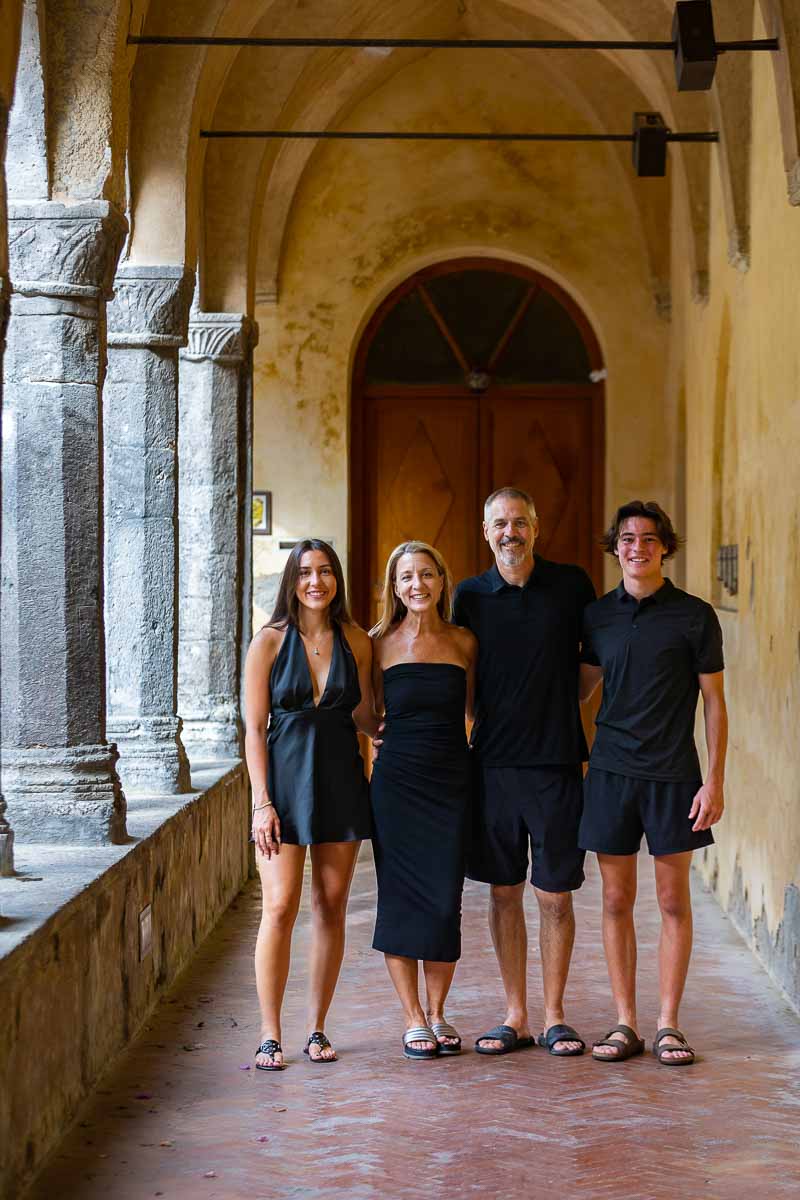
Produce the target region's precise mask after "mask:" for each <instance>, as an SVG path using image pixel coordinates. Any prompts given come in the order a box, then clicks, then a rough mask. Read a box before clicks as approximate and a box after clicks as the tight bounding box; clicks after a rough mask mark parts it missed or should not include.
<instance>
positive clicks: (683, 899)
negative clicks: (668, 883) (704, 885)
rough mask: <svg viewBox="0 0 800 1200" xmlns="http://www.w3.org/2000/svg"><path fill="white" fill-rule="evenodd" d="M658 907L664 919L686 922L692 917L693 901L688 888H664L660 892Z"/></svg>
mask: <svg viewBox="0 0 800 1200" xmlns="http://www.w3.org/2000/svg"><path fill="white" fill-rule="evenodd" d="M658 907H659V910H660V912H661V916H662V917H666V918H667V919H669V920H672V921H686V920H689V919H690V918H691V915H692V899H691V895H690V893H689V890H688V888H687V889H683V888H663V889H660V890H659V892H658Z"/></svg>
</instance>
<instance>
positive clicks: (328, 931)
mask: <svg viewBox="0 0 800 1200" xmlns="http://www.w3.org/2000/svg"><path fill="white" fill-rule="evenodd" d="M360 845H361V843H360V842H323V843H322V844H320V845H317V846H312V847H311V964H310V969H309V1001H308V1032H309V1033H314V1032H315V1031H316V1030H319V1031H320V1032H321V1033H324V1031H325V1018H326V1017H327V1015H328V1009H329V1008H330V1005H331V1000H332V999H333V993H334V991H335V989H336V982H337V980H338V978H339V971H340V970H341V966H342V957H343V955H344V936H345V934H344V925H345V916H346V914H347V898H348V896H349V895H350V884H351V882H352V879H353V871H354V869H355V865H356V859H357V858H358V850H359V847H360ZM308 1053H309V1055H310V1056H311V1058H324V1059H334V1058H336V1051H335V1050H334V1049H333V1047H332V1046H329V1047H326V1049H324V1050H321V1049H320V1048H319V1046H317V1045H315V1044H313V1043H312V1044H311V1045H310V1046H309V1047H308Z"/></svg>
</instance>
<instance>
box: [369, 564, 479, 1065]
mask: <svg viewBox="0 0 800 1200" xmlns="http://www.w3.org/2000/svg"><path fill="white" fill-rule="evenodd" d="M450 600H451V585H450V578H449V574H448V571H447V566H446V565H445V563H444V561H443V559H442V557H441V555H440V554H439V553H438V551H436V550H434V549H433V548H432V547H430V546H427V545H425V544H424V543H422V542H406V543H404V544H402V545H401V546H398V547H397V548H396V549H395V550H394V551H393V552H392V554H391V556H390V558H389V562H388V564H387V568H386V585H385V590H384V616H383V619H382V621H381V622H380V624H379V625H377V626H376V628H375V629H374V630H373V631H372V637H373V640H374V646H375V665H374V668H373V671H374V683H375V695H376V706H377V708H378V711H381V709H382V708H385V718H384V721H385V729H384V732H383V734H382V744H381V745H380V749H379V753H378V757H377V759H376V761H375V764H374V766H373V772H372V788H371V791H372V810H373V822H374V831H373V847H374V851H375V869H376V872H377V878H378V913H377V920H376V923H375V937H374V940H373V943H372V944H373V946H374V948H375V949H376V950H382V951H383V953H384V954H385V955H386V965H387V967H388V970H389V974H390V975H391V978H392V982H393V983H394V986H395V988H396V989H397V994H398V996H399V997H400V1002H401V1003H402V1005H403V1009H404V1011H405V1017H406V1031H405V1033H404V1035H403V1052H404V1054H405V1055H406V1057H407V1058H435V1057H436V1055H437V1054H457V1053H458V1052H459V1051H460V1049H461V1039H460V1037H459V1035H458V1033H457V1031H456V1030H455V1029H454V1028H453V1026H452V1025H450V1024H449V1023H448V1022H447V1019H446V1017H445V1012H444V1007H445V1001H446V999H447V994H448V991H449V989H450V984H451V983H452V979H453V974H454V972H455V966H456V962H457V960H458V958H459V957H460V954H461V892H462V889H463V886H464V859H465V845H466V832H467V822H468V815H469V797H470V770H469V749H468V746H467V738H466V730H465V724H464V718H465V713H467V712H468V711H469V710H470V709H471V697H472V692H473V680H474V663H475V650H476V642H475V638H474V637H473V635H472V634H471V633H470V632H469V630H466V629H460V628H458V627H457V626H454V625H451V624H450V623H449V622H450ZM420 961H421V962H422V964H423V974H424V976H425V986H426V992H427V1012H425V1011H424V1010H423V1008H422V1005H421V1004H420V999H419V969H418V963H419V962H420Z"/></svg>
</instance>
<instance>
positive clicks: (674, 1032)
mask: <svg viewBox="0 0 800 1200" xmlns="http://www.w3.org/2000/svg"><path fill="white" fill-rule="evenodd" d="M668 1037H672V1038H675V1040H676V1041H678V1042H680V1043H681V1044H680V1046H665V1047H664V1049H665V1050H682V1049H683V1048H684V1046H685V1047H687V1049H691V1047H690V1046H689V1043H688V1042H687V1040H686V1038H685V1037H684V1035H683V1034H682V1033H681V1031H680V1029H670V1028H669V1027H668V1026H666V1025H665V1026H664V1028H663V1029H659V1030H658V1031H657V1032H656V1036H655V1037H654V1038H653V1045H654V1046H657V1045H658V1044H659V1042H661V1041H663V1039H664V1038H668Z"/></svg>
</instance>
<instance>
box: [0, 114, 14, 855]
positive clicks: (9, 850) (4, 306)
mask: <svg viewBox="0 0 800 1200" xmlns="http://www.w3.org/2000/svg"><path fill="white" fill-rule="evenodd" d="M3 115H4V114H3V107H2V100H0V125H1V126H2V128H0V145H3V135H4V122H3ZM2 232H5V231H4V230H3V231H2ZM7 319H8V280H7V279H6V277H5V275H0V412H2V402H3V353H4V351H5V348H6V320H7ZM13 874H14V831H13V829H12V828H11V826H10V825H9V823H8V818H7V817H6V801H5V797H4V796H3V793H2V791H0V878H2V877H5V876H8V875H13Z"/></svg>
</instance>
